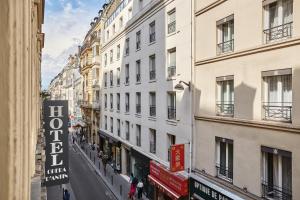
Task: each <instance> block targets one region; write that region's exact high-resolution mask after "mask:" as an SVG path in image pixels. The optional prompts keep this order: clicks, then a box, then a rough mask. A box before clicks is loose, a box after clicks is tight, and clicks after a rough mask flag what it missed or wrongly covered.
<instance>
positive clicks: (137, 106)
mask: <svg viewBox="0 0 300 200" xmlns="http://www.w3.org/2000/svg"><path fill="white" fill-rule="evenodd" d="M136 113H137V114H141V104H136Z"/></svg>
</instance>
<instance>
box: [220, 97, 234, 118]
mask: <svg viewBox="0 0 300 200" xmlns="http://www.w3.org/2000/svg"><path fill="white" fill-rule="evenodd" d="M216 108H217V110H216V112H217V115H219V116H225V117H226V116H227V117H233V115H234V103H233V102H226V101H220V102H217V103H216Z"/></svg>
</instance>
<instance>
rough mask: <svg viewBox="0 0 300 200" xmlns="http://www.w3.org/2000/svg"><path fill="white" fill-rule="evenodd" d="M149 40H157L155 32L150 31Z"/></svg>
mask: <svg viewBox="0 0 300 200" xmlns="http://www.w3.org/2000/svg"><path fill="white" fill-rule="evenodd" d="M149 42H150V43H152V42H155V32H154V33H150V36H149Z"/></svg>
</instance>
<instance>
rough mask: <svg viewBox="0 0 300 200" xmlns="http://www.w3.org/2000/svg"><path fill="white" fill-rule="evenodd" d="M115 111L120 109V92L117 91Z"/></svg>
mask: <svg viewBox="0 0 300 200" xmlns="http://www.w3.org/2000/svg"><path fill="white" fill-rule="evenodd" d="M117 111H120V93H117Z"/></svg>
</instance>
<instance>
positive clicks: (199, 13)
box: [195, 0, 227, 16]
mask: <svg viewBox="0 0 300 200" xmlns="http://www.w3.org/2000/svg"><path fill="white" fill-rule="evenodd" d="M225 1H227V0H217V1H215V2H213V3H211V4H209V5H208V6H205V7H204V8H202V9H200V10H199V11H197V12H195V15H196V16H199V15H201V14H203V13H205V12H207V11H209V10H211V9H213V8H214V7H217V6H218V5H220V4H222V3H224V2H225Z"/></svg>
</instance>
